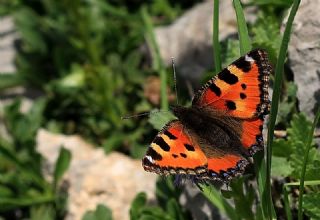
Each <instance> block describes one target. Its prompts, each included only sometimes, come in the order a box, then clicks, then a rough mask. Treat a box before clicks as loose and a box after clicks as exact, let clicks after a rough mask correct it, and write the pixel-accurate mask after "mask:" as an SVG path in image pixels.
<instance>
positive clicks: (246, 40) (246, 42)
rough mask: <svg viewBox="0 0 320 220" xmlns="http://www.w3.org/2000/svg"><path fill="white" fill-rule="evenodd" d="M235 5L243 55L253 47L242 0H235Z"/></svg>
mask: <svg viewBox="0 0 320 220" xmlns="http://www.w3.org/2000/svg"><path fill="white" fill-rule="evenodd" d="M233 6H234V9H235V11H236V16H237V24H238V33H239V42H240V54H241V55H242V56H243V55H245V54H246V53H247V52H249V51H250V50H251V48H252V46H251V40H250V37H249V32H248V28H247V23H246V20H245V18H244V14H243V10H242V6H241V3H240V0H233Z"/></svg>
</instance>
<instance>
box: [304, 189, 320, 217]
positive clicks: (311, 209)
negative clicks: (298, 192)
mask: <svg viewBox="0 0 320 220" xmlns="http://www.w3.org/2000/svg"><path fill="white" fill-rule="evenodd" d="M319 204H320V192H315V193H308V194H306V195H303V205H302V207H303V210H304V212H305V214H306V215H307V216H309V217H310V218H314V219H320V206H319Z"/></svg>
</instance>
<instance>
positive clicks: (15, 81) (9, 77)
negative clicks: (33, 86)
mask: <svg viewBox="0 0 320 220" xmlns="http://www.w3.org/2000/svg"><path fill="white" fill-rule="evenodd" d="M23 82H24V81H23V79H22V78H21V76H20V75H19V74H2V73H0V91H2V90H4V89H7V88H11V87H14V86H18V85H21V84H23Z"/></svg>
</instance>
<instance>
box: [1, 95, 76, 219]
mask: <svg viewBox="0 0 320 220" xmlns="http://www.w3.org/2000/svg"><path fill="white" fill-rule="evenodd" d="M44 106H45V102H44V100H43V99H39V100H37V101H36V102H35V104H34V105H33V106H32V108H31V109H30V110H29V111H28V112H27V113H21V111H20V108H21V102H20V101H19V100H17V101H15V102H14V103H12V104H11V105H9V106H7V108H6V109H5V113H4V118H5V123H6V128H7V130H8V133H9V137H7V138H5V137H2V136H0V172H1V175H0V216H1V215H2V213H6V215H10V213H12V214H13V212H15V210H19V209H25V210H26V211H24V212H23V213H22V215H23V216H24V217H27V216H30V218H31V219H55V217H57V218H59V217H61V216H62V215H63V213H64V207H61V204H63V203H64V202H65V197H66V195H65V194H64V193H62V192H60V190H59V189H57V188H56V185H57V184H58V183H59V181H60V180H61V177H62V175H63V174H64V172H65V171H66V169H67V167H68V166H67V164H68V163H66V161H67V160H70V157H71V155H70V152H69V151H67V150H65V149H64V150H62V151H61V153H60V156H59V159H58V160H57V162H56V165H55V166H56V171H55V178H54V179H55V180H54V183H51V182H49V181H47V180H46V179H45V178H44V176H43V173H42V169H41V167H42V157H41V155H40V154H38V152H37V151H36V148H35V147H36V142H35V137H36V132H37V130H38V129H39V128H40V126H41V124H42V123H43V117H42V115H43V109H44ZM66 155H68V156H67V157H66ZM45 204H46V205H45ZM40 216H41V217H42V218H40Z"/></svg>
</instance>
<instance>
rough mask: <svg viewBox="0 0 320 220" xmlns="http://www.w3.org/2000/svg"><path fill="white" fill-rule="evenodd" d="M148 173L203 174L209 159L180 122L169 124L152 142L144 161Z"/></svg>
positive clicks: (175, 121)
mask: <svg viewBox="0 0 320 220" xmlns="http://www.w3.org/2000/svg"><path fill="white" fill-rule="evenodd" d="M142 165H143V167H144V169H145V170H146V171H152V172H156V173H158V174H191V175H195V174H201V173H205V172H206V171H207V170H206V168H207V158H206V156H205V155H204V153H203V151H202V150H201V148H200V146H199V145H198V144H197V143H194V142H193V141H192V140H191V138H190V136H189V135H188V134H187V133H186V132H185V130H184V128H183V125H182V124H181V122H180V121H178V120H174V121H171V122H169V123H168V124H167V125H166V126H165V127H164V128H163V129H162V131H160V132H159V133H158V135H157V136H156V137H155V139H154V140H153V141H152V143H151V145H150V146H149V149H148V151H147V153H146V155H145V156H144V158H143V160H142Z"/></svg>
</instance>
